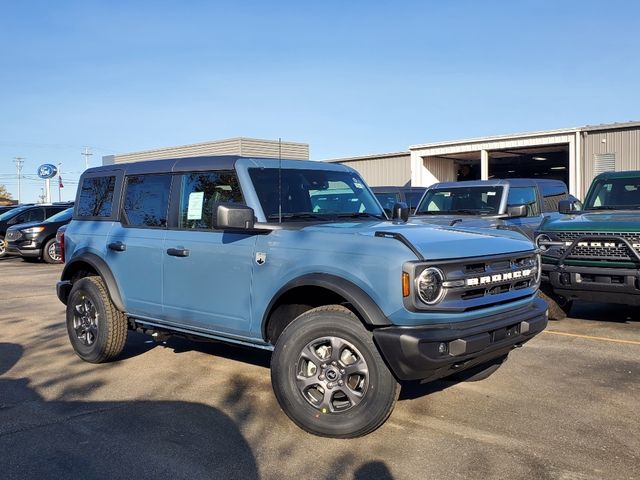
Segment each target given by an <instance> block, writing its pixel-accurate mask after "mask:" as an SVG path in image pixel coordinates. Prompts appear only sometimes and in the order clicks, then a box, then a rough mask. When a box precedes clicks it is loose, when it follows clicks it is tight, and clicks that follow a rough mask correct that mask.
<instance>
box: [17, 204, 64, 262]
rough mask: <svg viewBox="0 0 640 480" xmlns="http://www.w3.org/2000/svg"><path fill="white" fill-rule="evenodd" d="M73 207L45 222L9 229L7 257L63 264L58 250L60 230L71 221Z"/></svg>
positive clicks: (22, 224) (25, 224)
mask: <svg viewBox="0 0 640 480" xmlns="http://www.w3.org/2000/svg"><path fill="white" fill-rule="evenodd" d="M72 216H73V207H71V208H67V209H66V210H63V211H61V212H59V213H56V214H55V215H53V216H52V217H49V218H47V219H46V220H45V221H43V222H31V223H21V224H19V225H14V226H13V227H9V228H8V229H7V234H6V236H5V243H6V252H7V255H20V256H21V257H22V258H23V259H24V260H39V259H42V260H44V261H45V262H47V263H61V262H62V257H61V256H60V254H59V253H58V251H57V250H56V233H57V231H58V228H60V227H61V226H62V225H66V224H67V223H69V222H70V221H71V217H72Z"/></svg>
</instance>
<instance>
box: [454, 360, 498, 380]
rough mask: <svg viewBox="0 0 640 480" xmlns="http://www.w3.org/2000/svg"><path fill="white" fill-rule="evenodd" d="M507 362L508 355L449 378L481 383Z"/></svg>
mask: <svg viewBox="0 0 640 480" xmlns="http://www.w3.org/2000/svg"><path fill="white" fill-rule="evenodd" d="M506 361H507V355H505V356H504V357H500V358H496V359H494V360H491V361H489V362H487V363H483V364H481V365H476V366H474V367H471V368H469V369H468V370H463V371H462V372H459V373H454V374H453V375H451V376H450V377H448V378H449V379H451V380H455V381H457V382H479V381H481V380H484V379H486V378H489V377H490V376H491V375H493V374H494V373H495V372H496V371H497V370H498V369H499V368H500V367H501V366H502V364H503V363H504V362H506Z"/></svg>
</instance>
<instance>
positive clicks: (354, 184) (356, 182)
mask: <svg viewBox="0 0 640 480" xmlns="http://www.w3.org/2000/svg"><path fill="white" fill-rule="evenodd" d="M352 180H353V186H354V187H356V188H357V189H359V190H362V189H363V188H364V185H362V183H360V180H359V179H357V178H356V177H353V178H352Z"/></svg>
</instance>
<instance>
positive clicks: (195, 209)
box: [187, 192, 204, 220]
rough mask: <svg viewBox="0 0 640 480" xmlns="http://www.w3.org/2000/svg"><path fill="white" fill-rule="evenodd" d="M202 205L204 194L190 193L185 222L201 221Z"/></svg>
mask: <svg viewBox="0 0 640 480" xmlns="http://www.w3.org/2000/svg"><path fill="white" fill-rule="evenodd" d="M203 203H204V192H191V193H190V194H189V209H188V210H187V220H202V204H203Z"/></svg>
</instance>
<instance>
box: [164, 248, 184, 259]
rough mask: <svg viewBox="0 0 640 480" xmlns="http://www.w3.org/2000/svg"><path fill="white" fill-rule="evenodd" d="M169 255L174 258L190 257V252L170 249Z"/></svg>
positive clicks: (182, 249)
mask: <svg viewBox="0 0 640 480" xmlns="http://www.w3.org/2000/svg"><path fill="white" fill-rule="evenodd" d="M167 255H171V256H172V257H188V256H189V250H187V249H186V248H169V249H168V250H167Z"/></svg>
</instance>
